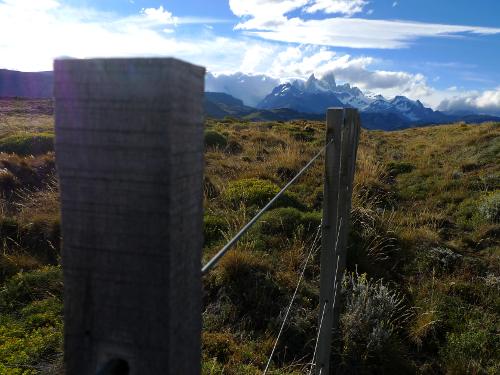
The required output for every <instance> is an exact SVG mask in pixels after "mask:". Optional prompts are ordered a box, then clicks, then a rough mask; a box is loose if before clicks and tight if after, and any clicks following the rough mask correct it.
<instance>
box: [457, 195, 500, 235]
mask: <svg viewBox="0 0 500 375" xmlns="http://www.w3.org/2000/svg"><path fill="white" fill-rule="evenodd" d="M456 218H457V224H459V225H460V226H461V227H462V228H464V229H468V230H474V229H476V228H478V227H479V226H481V225H483V224H498V223H499V222H500V190H496V191H493V192H489V193H485V194H483V195H482V196H480V197H479V198H475V199H474V198H469V199H466V200H464V201H463V202H462V203H460V205H459V206H458V210H457V214H456Z"/></svg>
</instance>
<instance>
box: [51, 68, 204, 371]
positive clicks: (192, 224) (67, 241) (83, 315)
mask: <svg viewBox="0 0 500 375" xmlns="http://www.w3.org/2000/svg"><path fill="white" fill-rule="evenodd" d="M54 68H55V69H54V70H55V99H56V104H55V113H56V162H57V170H58V174H59V180H60V188H61V209H62V236H63V251H62V260H63V273H64V322H65V328H64V330H65V332H64V339H65V343H64V349H65V354H64V355H65V365H66V373H67V374H71V375H84V374H85V375H89V374H97V373H99V374H111V373H113V374H131V375H139V374H193V375H194V374H196V375H198V374H199V373H200V366H201V365H200V362H201V358H200V357H201V356H200V350H201V349H200V333H201V272H200V268H201V249H202V215H203V214H202V209H203V208H202V196H203V194H202V179H203V177H202V176H203V148H204V146H203V120H202V119H203V113H202V100H203V91H204V71H205V70H204V69H203V68H201V67H197V66H194V65H191V64H188V63H185V62H182V61H179V60H175V59H93V60H56V61H55V64H54Z"/></svg>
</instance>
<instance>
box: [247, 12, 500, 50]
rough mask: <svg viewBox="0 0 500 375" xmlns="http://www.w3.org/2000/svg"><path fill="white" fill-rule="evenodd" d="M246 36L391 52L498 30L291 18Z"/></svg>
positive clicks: (377, 21) (375, 21)
mask: <svg viewBox="0 0 500 375" xmlns="http://www.w3.org/2000/svg"><path fill="white" fill-rule="evenodd" d="M247 26H248V25H247V24H240V28H245V29H247V30H251V29H253V28H252V27H247ZM250 26H251V25H250ZM248 32H249V34H251V35H255V36H259V37H261V38H264V39H268V40H274V41H280V42H288V43H302V44H316V45H325V46H338V47H349V48H386V49H394V48H404V47H407V46H408V45H409V44H410V42H412V41H413V40H415V39H417V38H421V37H449V36H452V35H460V34H482V35H486V34H499V33H500V28H487V27H475V26H455V25H442V24H428V23H419V22H405V21H388V20H370V19H362V18H328V19H322V20H307V21H305V20H302V19H300V18H292V19H289V20H287V21H286V22H282V23H281V24H280V25H273V26H270V27H267V28H266V29H265V30H259V31H254V30H251V31H248Z"/></svg>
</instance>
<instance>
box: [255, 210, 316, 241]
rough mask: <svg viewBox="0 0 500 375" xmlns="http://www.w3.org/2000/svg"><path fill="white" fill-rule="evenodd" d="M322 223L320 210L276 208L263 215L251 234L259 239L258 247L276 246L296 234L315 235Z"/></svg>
mask: <svg viewBox="0 0 500 375" xmlns="http://www.w3.org/2000/svg"><path fill="white" fill-rule="evenodd" d="M320 223H321V213H320V212H302V211H300V210H298V209H296V208H293V207H281V208H275V209H274V210H270V211H268V212H266V213H265V214H264V215H262V217H261V219H260V220H259V221H258V222H257V224H255V226H254V227H253V228H252V230H251V232H250V235H251V236H252V237H253V238H256V239H257V242H256V246H257V247H258V248H275V247H279V245H278V244H277V242H280V243H281V242H285V243H287V241H286V240H289V239H292V238H293V237H294V236H298V235H299V236H304V237H309V236H311V235H313V234H314V233H315V232H316V230H317V228H318V226H319V225H320ZM284 239H285V241H284Z"/></svg>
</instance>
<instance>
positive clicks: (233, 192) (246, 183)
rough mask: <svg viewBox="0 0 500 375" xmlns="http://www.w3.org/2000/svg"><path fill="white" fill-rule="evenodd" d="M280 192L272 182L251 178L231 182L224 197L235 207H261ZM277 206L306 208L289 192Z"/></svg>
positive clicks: (281, 198)
mask: <svg viewBox="0 0 500 375" xmlns="http://www.w3.org/2000/svg"><path fill="white" fill-rule="evenodd" d="M279 191H280V188H279V187H278V186H277V185H275V184H273V183H272V182H270V181H266V180H260V179H258V178H249V179H243V180H237V181H232V182H230V183H229V185H228V187H227V189H226V190H225V191H224V196H225V198H226V200H228V201H230V202H232V203H233V204H234V205H235V206H238V205H239V204H240V203H244V204H245V205H247V206H259V207H261V206H263V205H265V204H266V203H268V202H269V201H270V200H271V199H272V198H274V196H275V195H276V194H278V192H279ZM275 204H276V206H277V207H287V206H289V207H296V208H299V209H303V208H304V207H303V205H302V204H301V203H300V202H299V201H298V199H297V197H296V196H295V195H294V194H292V193H289V192H285V193H284V194H283V195H282V196H281V197H280V198H279V199H278V201H277V202H276V203H275Z"/></svg>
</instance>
